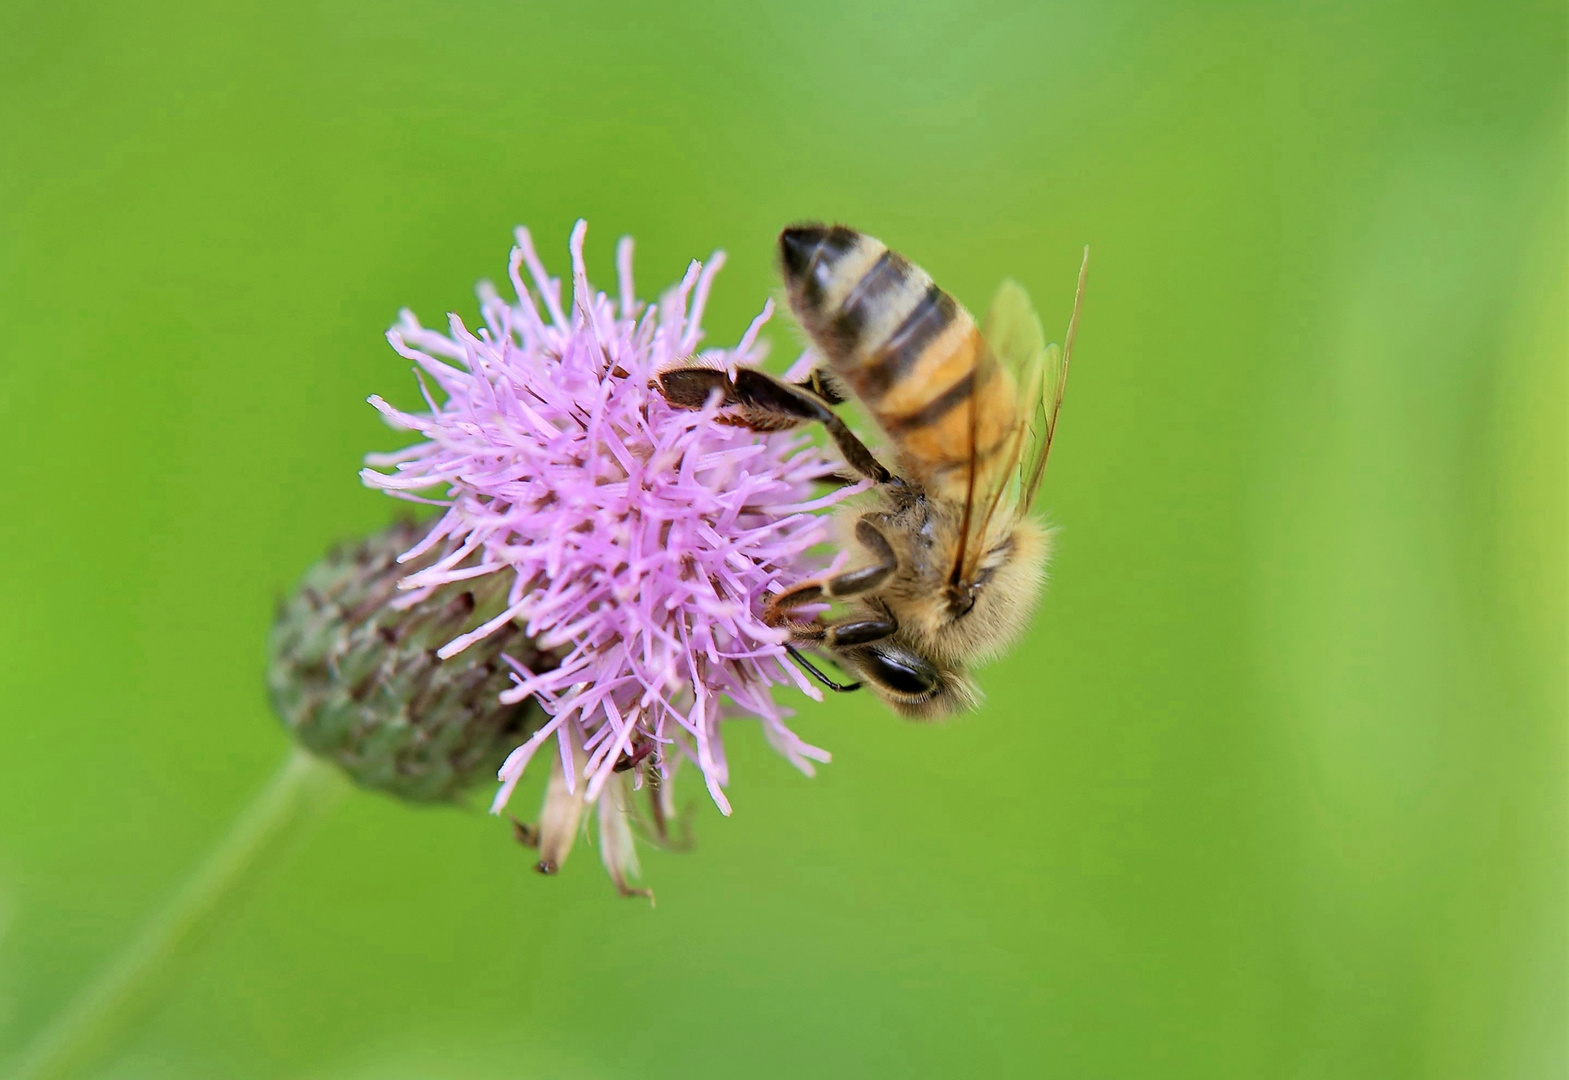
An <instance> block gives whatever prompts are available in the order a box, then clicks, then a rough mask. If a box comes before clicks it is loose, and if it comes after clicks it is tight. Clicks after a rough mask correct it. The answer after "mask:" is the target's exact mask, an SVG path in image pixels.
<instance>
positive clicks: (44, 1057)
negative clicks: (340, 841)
mask: <svg viewBox="0 0 1569 1080" xmlns="http://www.w3.org/2000/svg"><path fill="white" fill-rule="evenodd" d="M343 789H344V785H343V783H342V780H341V778H340V777H339V776H338V775H337V773H336V772H335V771H334V770H333V769H332V767H331V766H330V765H327V764H324V763H323V762H321V761H319V760H318V759H316V758H314V757H312V756H311V755H310V754H309V753H307V752H306V751H304V750H302V749H299V748H297V747H296V748H295V749H294V750H293V751H292V752H291V753H290V755H289V757H288V758H287V759H286V760H285V761H284V762H283V764H282V766H280V767H279V769H278V771H277V772H276V773H275V774H274V775H273V777H272V779H271V780H270V781H268V783H267V785H266V786H265V787H263V788H262V789H261V790H260V791H259V792H257V794H256V797H255V798H254V799H252V800H251V802H250V804H249V805H248V806H247V807H246V808H245V809H244V810H242V811H241V812H240V815H239V817H237V818H235V820H234V823H233V824H232V825H231V826H230V827H229V831H228V833H227V834H226V835H225V836H224V837H223V839H222V840H220V841H219V842H218V846H217V847H215V848H214V849H213V850H212V852H211V853H209V854H208V856H207V858H206V859H204V860H203V861H202V862H201V864H200V865H198V866H197V867H196V868H195V869H194V870H193V871H192V872H191V875H190V877H188V878H187V879H186V881H185V883H184V884H183V885H182V886H181V887H180V888H179V890H178V891H177V892H175V893H174V895H173V896H171V897H170V898H169V900H168V901H167V902H166V903H165V904H164V906H163V907H162V908H161V909H159V910H158V911H157V912H155V913H154V914H153V916H152V917H151V918H150V919H148V921H147V922H146V923H145V924H144V925H143V927H142V929H141V931H140V932H139V933H138V934H137V936H136V938H135V939H134V940H133V941H131V943H130V944H129V945H127V946H126V947H125V949H124V951H122V952H121V953H120V955H119V956H117V957H115V958H114V960H113V961H111V962H110V963H109V965H108V966H107V967H105V968H104V969H103V971H102V972H100V973H99V975H98V976H97V978H95V979H94V980H93V981H92V982H91V983H90V984H89V985H88V986H87V987H86V988H85V989H84V990H83V991H82V992H81V993H80V994H78V995H77V997H76V999H75V1000H74V1001H72V1002H71V1003H70V1004H69V1005H67V1006H66V1008H65V1010H64V1011H63V1012H61V1013H60V1014H59V1015H58V1016H57V1017H55V1019H54V1020H53V1021H52V1022H51V1023H50V1024H49V1025H48V1026H47V1027H45V1028H44V1030H43V1031H41V1032H40V1033H39V1034H38V1035H37V1037H36V1038H34V1039H33V1041H32V1043H31V1044H30V1045H29V1046H28V1047H27V1048H26V1049H25V1050H24V1051H23V1052H22V1055H21V1057H19V1058H18V1059H17V1060H16V1062H15V1063H14V1064H13V1066H12V1068H11V1070H10V1072H9V1074H8V1080H62V1078H64V1077H68V1076H71V1075H72V1074H73V1072H75V1071H76V1070H79V1069H82V1068H84V1067H85V1066H87V1065H90V1064H91V1063H92V1062H93V1061H94V1060H95V1059H96V1058H97V1057H98V1055H99V1054H101V1053H103V1052H105V1051H107V1050H108V1049H109V1048H110V1045H111V1043H112V1041H113V1040H114V1039H115V1037H116V1036H118V1035H120V1034H122V1033H123V1032H125V1031H126V1030H127V1029H128V1028H129V1027H130V1026H131V1025H132V1024H133V1023H134V1022H135V1021H136V1020H137V1019H138V1018H139V1017H141V1016H143V1015H144V1014H145V1013H146V1012H147V1011H148V1010H149V1009H150V1008H151V1007H152V1006H153V1005H154V1004H156V999H157V991H158V990H159V988H160V983H161V982H162V981H163V980H162V978H161V977H162V976H164V975H166V974H167V973H168V969H169V967H170V964H171V961H173V960H174V959H176V957H177V956H178V955H179V952H180V948H181V946H182V945H184V944H185V943H186V942H188V941H189V940H190V939H191V938H192V936H193V935H194V934H195V933H196V932H197V931H198V930H201V929H203V928H205V927H206V926H207V925H208V924H209V923H210V921H211V919H212V916H213V915H214V913H215V912H216V911H217V910H218V909H219V906H220V904H221V903H222V901H223V900H224V899H225V898H226V897H228V896H229V895H230V894H231V893H232V892H233V891H234V889H235V887H236V886H237V885H239V884H240V883H241V882H243V881H244V880H245V877H246V874H247V872H248V871H250V870H252V869H254V868H255V867H257V866H258V865H259V863H260V857H261V856H262V855H263V854H265V853H266V852H267V851H268V850H269V849H271V848H272V847H274V846H275V845H276V843H277V841H279V840H280V839H282V838H283V837H284V836H285V835H286V834H287V833H288V832H289V831H290V830H289V826H291V825H293V824H295V823H297V822H300V821H303V820H305V819H306V818H307V817H308V816H310V814H309V812H310V811H312V810H315V811H317V812H320V811H324V810H325V809H326V808H327V807H328V806H329V805H330V804H331V803H332V802H334V801H336V796H337V795H338V794H340V793H341V792H342V791H343Z"/></svg>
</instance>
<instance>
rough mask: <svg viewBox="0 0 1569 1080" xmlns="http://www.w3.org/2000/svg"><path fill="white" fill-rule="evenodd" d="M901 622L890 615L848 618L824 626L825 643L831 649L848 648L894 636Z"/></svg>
mask: <svg viewBox="0 0 1569 1080" xmlns="http://www.w3.org/2000/svg"><path fill="white" fill-rule="evenodd" d="M898 629H899V624H898V623H896V622H894V621H893V619H892V618H891V617H889V616H886V615H884V616H879V617H876V618H871V619H846V620H845V621H844V622H836V623H829V624H828V625H827V626H826V627H824V628H823V644H824V645H825V646H826V647H828V648H830V649H848V648H850V647H851V646H852V645H865V644H867V643H868V642H872V641H881V640H882V639H883V638H886V637H892V636H893V635H894V632H895V631H897V630H898Z"/></svg>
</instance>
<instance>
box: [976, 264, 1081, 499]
mask: <svg viewBox="0 0 1569 1080" xmlns="http://www.w3.org/2000/svg"><path fill="white" fill-rule="evenodd" d="M1089 268H1090V249H1089V248H1088V247H1086V248H1085V249H1084V260H1083V262H1081V263H1080V264H1079V284H1078V288H1077V289H1076V290H1075V292H1074V294H1073V315H1072V316H1071V317H1070V318H1069V319H1068V332H1067V334H1066V335H1065V336H1064V337H1063V344H1062V346H1061V347H1060V348H1059V347H1058V346H1056V345H1048V346H1045V347H1043V348H1041V350H1040V352H1039V354H1038V356H1037V358H1035V359H1034V360H1033V361H1032V362H1031V363H1032V365H1033V366H1034V367H1035V369H1036V371H1037V372H1038V377H1037V380H1036V381H1035V382H1033V383H1023V384H1021V385H1023V386H1024V387H1026V392H1025V396H1024V397H1023V399H1022V400H1023V402H1024V404H1025V408H1026V409H1028V410H1029V415H1028V416H1026V418H1025V426H1026V428H1027V432H1028V433H1027V435H1026V446H1025V449H1024V452H1023V454H1022V455H1021V457H1020V460H1019V475H1018V485H1019V487H1018V498H1019V508H1020V511H1021V512H1024V511H1028V510H1029V509H1030V507H1031V506H1032V505H1033V504H1034V502H1035V495H1036V493H1037V492H1039V491H1040V487H1041V478H1042V477H1043V476H1044V475H1045V473H1046V458H1047V457H1048V455H1050V454H1051V444H1052V439H1053V437H1055V436H1056V434H1057V415H1058V413H1060V412H1061V411H1062V395H1063V391H1064V390H1066V389H1067V387H1068V361H1069V360H1070V359H1072V357H1073V337H1074V334H1075V333H1076V332H1077V330H1078V327H1079V308H1080V307H1081V305H1082V304H1083V302H1084V279H1085V275H1086V274H1087V273H1088V272H1089ZM1000 296H1001V293H1000V291H999V298H1000ZM1020 302H1022V303H1023V304H1024V305H1026V306H1027V305H1028V304H1029V298H1028V297H1027V296H1024V290H1023V289H1019V300H1017V301H1014V303H1015V304H1017V303H1020ZM1015 318H1017V316H1015ZM1028 318H1029V320H1030V323H1031V325H1032V326H1033V328H1034V333H1035V335H1036V336H1035V338H1034V339H1033V340H1034V341H1037V342H1038V341H1042V340H1044V336H1043V335H1042V334H1041V329H1040V326H1041V324H1040V319H1038V318H1037V317H1036V315H1035V312H1034V310H1033V309H1028Z"/></svg>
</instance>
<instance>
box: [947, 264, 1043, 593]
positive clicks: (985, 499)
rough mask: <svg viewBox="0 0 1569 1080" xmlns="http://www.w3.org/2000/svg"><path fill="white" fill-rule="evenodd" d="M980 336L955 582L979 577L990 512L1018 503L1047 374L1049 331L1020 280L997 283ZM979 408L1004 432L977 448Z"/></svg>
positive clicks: (979, 423)
mask: <svg viewBox="0 0 1569 1080" xmlns="http://www.w3.org/2000/svg"><path fill="white" fill-rule="evenodd" d="M981 336H982V337H983V338H985V340H986V346H987V349H986V353H987V355H986V356H985V357H984V358H983V359H982V361H981V363H980V365H979V366H978V368H977V371H976V376H977V392H976V395H975V397H974V398H972V399H971V413H970V421H971V432H970V446H971V455H972V456H971V467H970V487H969V491H968V492H967V498H966V500H965V513H964V520H963V535H962V537H961V539H960V546H959V551H958V561H957V563H956V565H955V566H954V573H953V581H954V583H955V584H958V583H960V582H965V581H973V580H974V579H975V570H976V567H977V566H978V565H979V563H980V561H981V559H982V558H983V557H984V555H985V554H986V543H985V538H986V530H987V528H988V526H989V525H990V524H991V520H992V517H993V516H994V515H995V513H996V512H997V508H998V507H999V506H1001V505H1002V504H1003V502H1004V501H1009V502H1015V503H1016V502H1017V500H1018V499H1019V496H1020V493H1021V492H1020V488H1019V465H1020V462H1021V461H1022V455H1023V453H1024V451H1025V448H1026V446H1027V445H1028V442H1029V421H1030V418H1031V417H1032V416H1033V413H1034V411H1035V410H1034V406H1033V403H1034V402H1036V401H1038V400H1039V399H1040V394H1041V390H1040V387H1041V380H1042V377H1043V376H1042V368H1041V363H1042V360H1043V358H1044V356H1045V347H1044V340H1045V335H1044V334H1043V333H1042V331H1041V324H1040V320H1039V319H1038V318H1036V316H1035V309H1034V308H1033V307H1031V306H1030V298H1029V294H1027V293H1026V292H1025V291H1024V287H1023V286H1022V285H1020V284H1019V283H1018V282H1017V281H1013V280H1011V279H1009V280H1005V281H1003V283H1002V284H1001V285H1000V286H998V288H997V293H996V295H995V296H994V297H993V298H992V303H991V307H990V308H989V309H988V310H987V312H986V321H985V322H984V323H983V324H982V326H981ZM1000 410H1006V411H1007V415H1005V416H998V415H996V414H997V413H998V412H999V411H1000ZM981 412H986V413H989V414H991V415H989V416H987V417H986V418H985V420H986V422H987V423H997V422H1001V423H1002V424H1003V428H1004V432H1005V434H1004V435H1003V437H1002V440H1001V441H1000V442H999V443H997V444H996V445H995V446H992V447H990V448H989V449H984V448H983V449H981V451H980V452H977V448H978V446H979V444H980V442H981V439H980V432H979V431H978V430H977V429H978V428H979V427H980V426H981V425H982V420H981V418H980V413H981ZM988 441H990V440H988Z"/></svg>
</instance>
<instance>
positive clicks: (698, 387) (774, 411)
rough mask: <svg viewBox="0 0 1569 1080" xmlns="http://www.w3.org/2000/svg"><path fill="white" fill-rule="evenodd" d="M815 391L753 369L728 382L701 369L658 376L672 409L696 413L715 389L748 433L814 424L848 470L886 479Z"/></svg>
mask: <svg viewBox="0 0 1569 1080" xmlns="http://www.w3.org/2000/svg"><path fill="white" fill-rule="evenodd" d="M823 385H824V386H826V385H827V384H826V383H824V384H823ZM815 389H816V386H815V385H814V386H813V387H812V388H810V389H808V388H803V387H799V386H792V385H791V384H790V383H786V382H780V381H779V380H778V379H776V378H774V377H773V376H772V375H768V374H765V373H763V372H761V371H757V370H756V369H754V368H741V369H740V370H739V371H737V372H736V374H735V379H734V380H732V379H731V378H730V376H729V375H727V374H726V373H725V372H723V371H720V370H718V369H716V368H701V367H684V368H676V369H675V370H673V371H667V372H665V373H664V374H662V375H660V376H659V390H660V393H662V394H664V396H665V400H666V401H668V402H670V404H672V405H675V406H677V407H678V408H683V409H700V408H702V407H703V406H704V405H706V404H707V403H708V399H709V398H710V397H711V396H712V395H713V393H714V391H716V390H717V391H719V392H720V394H721V395H722V396H721V398H720V404H721V405H724V406H726V407H739V409H740V410H741V416H740V421H741V423H743V424H744V425H745V426H747V427H750V428H753V429H754V430H758V431H779V430H781V429H784V428H791V427H795V426H796V425H797V424H802V423H809V422H813V421H815V422H817V423H820V424H822V425H823V427H824V428H826V429H827V430H828V434H829V436H830V437H831V438H832V439H833V441H834V445H836V446H837V447H838V448H839V453H840V454H842V455H844V460H845V462H846V463H847V464H849V466H850V467H851V468H852V469H854V470H855V471H856V472H858V473H860V474H861V475H862V476H865V477H867V478H869V479H871V480H872V481H874V482H876V483H879V484H886V483H888V482H889V481H890V480H892V479H893V474H892V473H891V472H889V471H888V469H887V468H886V467H885V466H884V465H883V464H882V462H880V461H878V460H877V459H876V458H875V457H873V456H872V452H871V451H870V450H868V449H867V448H866V444H865V443H863V442H862V441H861V440H860V439H858V438H856V437H855V432H853V431H851V430H850V429H849V428H848V427H846V426H845V422H844V421H843V420H841V419H839V415H838V414H837V413H835V412H834V411H833V410H832V409H830V408H829V407H828V403H827V402H826V401H825V400H824V399H823V398H822V397H819V396H818V394H817V393H815V392H814V390H815Z"/></svg>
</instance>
